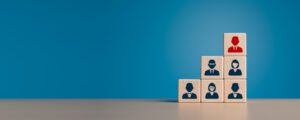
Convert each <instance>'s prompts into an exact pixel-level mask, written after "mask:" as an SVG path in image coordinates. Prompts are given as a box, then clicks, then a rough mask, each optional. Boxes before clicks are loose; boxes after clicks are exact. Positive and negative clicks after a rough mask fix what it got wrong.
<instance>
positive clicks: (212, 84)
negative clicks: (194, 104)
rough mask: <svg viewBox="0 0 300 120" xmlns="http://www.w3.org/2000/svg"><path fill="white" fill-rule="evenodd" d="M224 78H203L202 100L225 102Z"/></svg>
mask: <svg viewBox="0 0 300 120" xmlns="http://www.w3.org/2000/svg"><path fill="white" fill-rule="evenodd" d="M223 84H224V80H222V79H218V80H201V95H202V96H201V102H224V93H223V92H224V86H223Z"/></svg>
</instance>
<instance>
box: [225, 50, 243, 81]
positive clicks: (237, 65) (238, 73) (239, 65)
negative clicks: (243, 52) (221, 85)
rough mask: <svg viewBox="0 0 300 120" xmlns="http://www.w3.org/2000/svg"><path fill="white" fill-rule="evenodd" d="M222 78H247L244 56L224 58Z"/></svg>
mask: <svg viewBox="0 0 300 120" xmlns="http://www.w3.org/2000/svg"><path fill="white" fill-rule="evenodd" d="M224 78H225V79H228V78H230V79H231V78H235V79H243V78H247V62H246V56H225V57H224Z"/></svg>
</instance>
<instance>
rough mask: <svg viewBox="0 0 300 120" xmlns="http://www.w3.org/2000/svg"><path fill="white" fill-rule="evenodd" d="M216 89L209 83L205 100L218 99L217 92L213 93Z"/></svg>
mask: <svg viewBox="0 0 300 120" xmlns="http://www.w3.org/2000/svg"><path fill="white" fill-rule="evenodd" d="M216 89H217V87H216V85H215V84H214V83H210V84H209V85H208V91H209V92H207V93H206V95H205V98H206V99H218V98H219V95H218V93H217V92H215V91H216Z"/></svg>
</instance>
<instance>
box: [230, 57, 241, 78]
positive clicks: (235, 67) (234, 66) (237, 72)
mask: <svg viewBox="0 0 300 120" xmlns="http://www.w3.org/2000/svg"><path fill="white" fill-rule="evenodd" d="M239 66H240V63H239V61H238V60H236V59H234V60H232V62H231V69H230V70H229V73H228V75H230V76H241V75H242V71H241V69H240V68H239Z"/></svg>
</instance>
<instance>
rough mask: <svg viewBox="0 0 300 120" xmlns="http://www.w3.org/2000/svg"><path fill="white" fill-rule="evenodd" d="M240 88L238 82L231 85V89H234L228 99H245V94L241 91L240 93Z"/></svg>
mask: <svg viewBox="0 0 300 120" xmlns="http://www.w3.org/2000/svg"><path fill="white" fill-rule="evenodd" d="M239 89H240V87H239V84H238V83H233V84H232V86H231V90H232V91H233V92H232V93H230V94H229V95H228V99H243V95H242V94H241V93H238V90H239Z"/></svg>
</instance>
